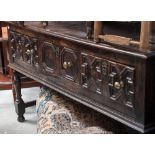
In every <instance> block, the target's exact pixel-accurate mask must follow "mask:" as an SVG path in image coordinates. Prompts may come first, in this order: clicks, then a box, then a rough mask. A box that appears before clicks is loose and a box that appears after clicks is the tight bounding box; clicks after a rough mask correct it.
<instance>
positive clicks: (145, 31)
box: [94, 21, 152, 51]
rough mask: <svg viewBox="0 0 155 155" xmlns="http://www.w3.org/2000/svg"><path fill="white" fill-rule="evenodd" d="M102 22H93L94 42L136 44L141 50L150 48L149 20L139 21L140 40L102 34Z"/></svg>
mask: <svg viewBox="0 0 155 155" xmlns="http://www.w3.org/2000/svg"><path fill="white" fill-rule="evenodd" d="M103 25H104V23H103V22H102V21H95V22H94V42H99V41H100V40H104V41H106V42H109V43H114V44H118V45H127V46H128V45H138V46H139V49H140V50H142V51H146V50H148V49H149V48H150V44H149V41H150V40H149V39H150V35H151V34H150V32H151V28H152V27H151V22H150V21H142V22H141V31H140V41H134V40H133V39H132V38H127V37H123V36H118V35H108V34H106V35H104V32H102V30H103Z"/></svg>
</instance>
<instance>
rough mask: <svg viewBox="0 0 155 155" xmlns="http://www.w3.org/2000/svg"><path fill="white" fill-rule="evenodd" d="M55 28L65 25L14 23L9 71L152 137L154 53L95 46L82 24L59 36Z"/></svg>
mask: <svg viewBox="0 0 155 155" xmlns="http://www.w3.org/2000/svg"><path fill="white" fill-rule="evenodd" d="M52 24H57V25H59V24H60V23H52V22H51V23H48V26H46V28H43V27H42V25H41V22H40V23H35V22H32V23H31V22H30V23H24V27H23V26H21V25H17V24H14V23H9V25H10V41H9V43H10V50H9V58H10V63H9V66H10V67H11V68H13V69H14V70H16V71H17V72H20V73H22V74H24V75H26V76H28V77H30V78H32V79H34V80H36V81H38V82H40V83H42V84H43V85H46V86H48V87H50V88H52V89H54V90H56V91H58V92H60V93H62V94H64V95H66V96H68V97H70V98H72V99H74V100H76V101H78V102H79V103H82V104H84V105H86V106H88V107H91V108H93V109H95V110H97V111H99V112H101V113H103V114H105V115H107V116H109V117H111V118H113V119H115V120H117V121H119V122H121V123H123V124H125V125H127V126H129V127H131V128H133V129H135V130H137V131H139V132H141V133H147V132H152V131H153V130H154V129H155V119H154V118H155V117H154V114H155V105H154V103H153V102H154V100H155V97H154V94H153V92H154V91H155V85H154V83H155V73H154V70H155V53H154V52H153V51H149V50H147V51H145V52H144V51H141V50H139V49H138V48H133V47H128V46H116V45H110V44H105V43H99V44H96V43H94V42H93V40H91V39H89V40H88V38H87V36H82V37H81V29H80V28H81V27H80V26H79V25H81V24H75V23H74V22H73V23H72V22H71V23H69V25H68V26H71V25H72V26H71V27H68V28H67V24H66V23H63V24H62V23H61V24H60V25H59V28H58V27H57V29H56V28H55V30H56V31H54V29H52ZM73 25H74V26H73ZM75 27H76V28H75ZM47 28H48V29H49V30H48V31H47V30H45V29H47ZM74 28H75V29H74ZM72 29H73V30H72ZM63 30H66V31H65V32H64V33H62V32H63ZM67 30H68V31H67ZM66 32H67V33H66ZM68 32H69V33H68ZM84 33H86V31H85V32H84ZM70 34H71V35H70Z"/></svg>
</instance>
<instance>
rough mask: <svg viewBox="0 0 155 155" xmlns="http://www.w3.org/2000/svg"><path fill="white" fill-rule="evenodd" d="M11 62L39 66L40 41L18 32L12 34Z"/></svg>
mask: <svg viewBox="0 0 155 155" xmlns="http://www.w3.org/2000/svg"><path fill="white" fill-rule="evenodd" d="M10 53H11V57H10V60H11V61H13V62H16V61H21V62H24V63H26V64H30V65H32V66H36V67H37V66H38V65H39V64H38V62H39V59H38V40H37V39H36V38H33V37H29V36H26V35H23V34H19V33H16V32H10Z"/></svg>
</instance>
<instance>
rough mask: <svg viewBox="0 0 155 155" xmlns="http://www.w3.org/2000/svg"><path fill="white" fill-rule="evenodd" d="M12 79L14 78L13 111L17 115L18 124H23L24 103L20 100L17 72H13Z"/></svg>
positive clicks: (19, 80)
mask: <svg viewBox="0 0 155 155" xmlns="http://www.w3.org/2000/svg"><path fill="white" fill-rule="evenodd" d="M13 78H14V90H15V95H16V97H15V99H16V100H15V110H16V113H17V115H18V118H17V120H18V121H19V122H24V121H25V118H24V116H23V115H24V113H25V103H24V101H23V99H22V95H21V79H20V75H19V73H18V72H17V71H13Z"/></svg>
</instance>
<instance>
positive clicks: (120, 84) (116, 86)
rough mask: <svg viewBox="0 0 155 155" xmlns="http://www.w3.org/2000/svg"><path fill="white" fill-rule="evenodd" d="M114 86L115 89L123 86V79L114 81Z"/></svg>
mask: <svg viewBox="0 0 155 155" xmlns="http://www.w3.org/2000/svg"><path fill="white" fill-rule="evenodd" d="M114 87H115V88H116V89H121V88H123V87H124V83H123V81H121V82H115V83H114Z"/></svg>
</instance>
